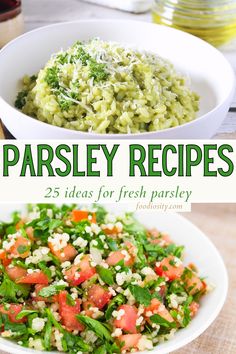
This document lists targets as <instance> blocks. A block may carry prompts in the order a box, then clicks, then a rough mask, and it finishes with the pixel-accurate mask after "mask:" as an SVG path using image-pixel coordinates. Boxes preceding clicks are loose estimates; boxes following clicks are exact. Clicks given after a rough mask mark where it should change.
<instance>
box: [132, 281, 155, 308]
mask: <svg viewBox="0 0 236 354" xmlns="http://www.w3.org/2000/svg"><path fill="white" fill-rule="evenodd" d="M129 290H130V292H131V294H132V295H133V296H134V298H135V300H136V301H137V302H138V303H139V304H141V305H144V306H148V305H150V302H151V299H152V295H151V293H150V291H149V290H148V289H147V288H141V287H140V286H138V285H130V286H129Z"/></svg>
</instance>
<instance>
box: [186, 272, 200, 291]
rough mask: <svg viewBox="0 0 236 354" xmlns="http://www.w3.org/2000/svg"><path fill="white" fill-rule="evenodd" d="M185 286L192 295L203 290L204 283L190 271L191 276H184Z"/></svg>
mask: <svg viewBox="0 0 236 354" xmlns="http://www.w3.org/2000/svg"><path fill="white" fill-rule="evenodd" d="M185 288H186V290H187V291H188V292H189V294H190V295H194V294H196V293H197V292H199V291H202V290H204V288H205V284H204V283H203V282H202V281H201V279H200V278H199V277H198V276H197V275H196V274H194V273H192V276H191V278H190V277H186V279H185Z"/></svg>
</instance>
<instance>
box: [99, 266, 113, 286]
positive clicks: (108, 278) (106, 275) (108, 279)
mask: <svg viewBox="0 0 236 354" xmlns="http://www.w3.org/2000/svg"><path fill="white" fill-rule="evenodd" d="M96 269H97V272H98V274H99V276H100V278H101V279H102V281H104V283H106V284H107V285H113V284H114V278H113V273H112V271H111V270H110V269H106V268H103V267H101V266H97V267H96Z"/></svg>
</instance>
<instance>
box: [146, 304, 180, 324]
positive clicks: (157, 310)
mask: <svg viewBox="0 0 236 354" xmlns="http://www.w3.org/2000/svg"><path fill="white" fill-rule="evenodd" d="M148 312H151V313H152V314H153V315H155V314H157V315H159V316H161V317H163V318H164V319H165V320H167V321H169V322H173V321H174V319H173V317H172V316H171V314H170V313H169V311H168V310H167V308H166V307H165V305H164V304H162V303H161V302H160V301H159V300H158V299H156V298H154V299H152V300H151V304H150V305H149V306H147V307H146V308H145V312H144V313H145V315H147V313H148ZM149 317H150V316H147V319H148V318H149Z"/></svg>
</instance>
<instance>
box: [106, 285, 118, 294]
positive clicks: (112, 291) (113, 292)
mask: <svg viewBox="0 0 236 354" xmlns="http://www.w3.org/2000/svg"><path fill="white" fill-rule="evenodd" d="M108 290H109V294H111V295H112V296H116V292H115V290H114V289H113V288H112V287H111V286H110V287H109V288H108Z"/></svg>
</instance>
